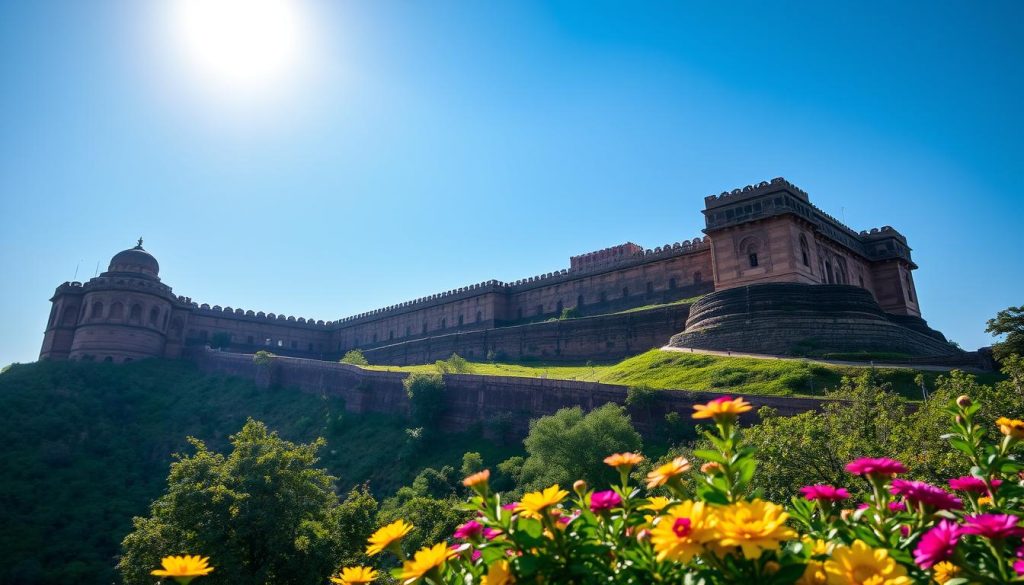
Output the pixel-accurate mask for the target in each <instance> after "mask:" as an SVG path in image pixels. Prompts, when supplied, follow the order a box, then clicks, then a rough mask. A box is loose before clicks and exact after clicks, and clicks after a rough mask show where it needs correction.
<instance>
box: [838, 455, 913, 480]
mask: <svg viewBox="0 0 1024 585" xmlns="http://www.w3.org/2000/svg"><path fill="white" fill-rule="evenodd" d="M846 471H848V472H850V473H852V474H854V475H868V476H871V475H887V476H888V475H895V474H897V473H906V472H907V467H906V466H905V465H903V464H902V463H900V462H899V461H896V460H894V459H886V458H885V457H878V458H873V457H861V458H860V459H854V460H853V461H851V462H849V463H847V464H846Z"/></svg>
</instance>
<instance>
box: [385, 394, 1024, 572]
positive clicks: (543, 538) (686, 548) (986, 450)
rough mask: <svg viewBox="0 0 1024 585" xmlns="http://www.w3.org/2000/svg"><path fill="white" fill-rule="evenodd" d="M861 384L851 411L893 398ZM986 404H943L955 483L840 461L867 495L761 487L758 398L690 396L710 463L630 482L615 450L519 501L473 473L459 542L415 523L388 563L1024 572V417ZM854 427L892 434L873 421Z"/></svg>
mask: <svg viewBox="0 0 1024 585" xmlns="http://www.w3.org/2000/svg"><path fill="white" fill-rule="evenodd" d="M860 386H862V388H856V387H855V388H853V389H854V390H855V391H859V392H862V393H863V394H865V396H864V397H863V399H861V402H862V404H858V405H856V406H854V407H853V408H854V409H855V410H857V409H860V410H863V409H865V408H867V407H868V405H869V404H871V401H873V400H874V401H878V400H881V401H883V402H884V401H885V400H886V399H887V398H886V397H878V396H875V395H874V393H872V392H870V391H868V386H870V381H865V382H864V383H862V384H860ZM982 408H983V405H981V404H979V403H976V402H973V401H972V400H971V399H969V398H968V397H966V396H962V397H958V398H957V399H956V400H954V401H952V402H947V403H946V405H945V409H946V420H947V429H948V430H950V431H951V432H949V433H948V434H947V435H945V437H944V440H946V441H947V443H948V445H949V446H950V447H951V448H952V449H953V450H955V452H957V454H958V457H960V458H962V459H963V460H964V462H965V463H964V464H965V466H968V467H969V468H970V470H971V471H970V475H967V476H963V477H958V478H948V479H949V485H950V487H951V488H953V489H954V490H956V491H957V495H954V494H953V493H950V492H949V491H947V490H945V489H943V488H941V487H938V486H935V485H930V484H926V483H924V482H918V481H909V480H905V479H903V478H902V477H899V476H900V475H902V474H904V473H905V472H906V471H907V470H906V467H905V466H904V465H903V463H901V462H899V461H896V460H893V459H886V458H875V459H872V458H863V457H858V458H857V459H854V460H853V461H850V462H849V463H846V465H845V466H844V473H845V474H846V476H847V477H850V478H853V480H854V481H856V482H858V483H860V484H861V485H862V486H863V489H861V490H859V491H860V492H861V493H862V494H863V496H862V497H859V498H855V497H853V496H851V494H850V493H849V492H848V491H847V490H845V489H842V488H837V487H835V486H832V485H823V484H817V485H808V486H805V487H804V488H802V489H801V492H802V494H803V497H802V498H793V499H792V500H791V502H790V503H789V504H788V505H780V504H776V503H773V502H771V501H766V500H763V499H761V498H760V497H759V496H757V495H756V494H755V490H754V489H753V484H752V479H753V477H754V475H755V472H756V468H757V465H758V462H759V461H758V457H757V456H758V451H757V450H756V449H755V448H754V447H753V446H752V445H750V444H749V443H748V442H747V440H746V439H745V436H746V435H745V433H743V432H742V430H741V429H740V427H739V424H738V420H737V415H739V414H741V413H743V412H745V411H748V410H750V406H749V405H748V404H746V403H745V402H744V401H743V400H742V399H736V400H733V399H729V398H725V397H723V398H720V399H716V400H713V401H711V402H709V403H708V404H706V405H700V406H699V407H697V408H695V411H696V412H695V413H694V418H696V419H699V420H708V422H710V423H711V425H709V426H708V427H705V428H704V430H703V431H702V434H703V436H704V441H705V442H706V443H707V445H708V448H706V449H700V450H698V451H696V452H695V454H696V455H697V456H700V457H701V458H703V459H705V460H706V461H708V463H707V464H705V465H704V466H702V468H701V470H700V472H699V473H697V472H696V470H694V469H692V466H691V465H690V463H689V461H687V460H686V459H685V458H683V457H676V458H675V459H673V460H672V461H669V462H668V463H666V464H664V465H661V466H659V467H656V468H652V469H651V471H650V472H649V473H648V474H647V475H646V479H647V495H644V492H643V491H642V490H641V489H640V488H639V487H638V486H635V485H633V484H631V477H632V475H631V471H632V470H633V468H634V467H635V466H637V465H638V464H639V463H642V460H643V458H642V457H641V456H640V455H637V454H634V453H619V454H615V455H612V456H609V457H607V458H606V459H605V463H606V464H607V465H608V467H609V468H610V470H611V471H614V472H616V473H615V475H617V476H618V477H617V478H616V480H613V481H612V482H610V486H608V488H606V489H601V490H599V491H594V490H591V489H590V488H588V486H587V484H585V483H583V482H579V481H578V482H576V483H575V484H573V488H572V489H573V492H575V495H572V494H570V492H569V491H568V490H566V489H562V487H561V485H560V484H555V485H552V486H550V487H548V488H546V489H544V490H542V491H536V492H532V493H527V494H524V495H523V496H522V498H521V499H520V500H519V501H518V502H514V503H511V504H509V503H507V502H508V500H507V499H506V498H505V497H504V494H501V493H499V492H496V491H495V490H494V489H493V486H492V485H491V484H490V483H489V482H488V478H487V475H486V474H477V475H475V476H473V477H472V478H467V480H466V482H467V484H468V485H470V486H471V487H472V489H473V490H474V495H473V496H472V497H471V498H470V501H469V503H468V505H467V506H466V507H465V509H466V511H467V512H470V513H475V514H476V515H475V516H474V517H473V519H472V520H471V521H468V522H466V523H465V524H463V525H461V526H460V527H459V528H458V529H457V531H456V532H455V533H454V534H453V537H454V539H455V540H456V543H455V544H453V545H449V544H447V542H446V541H447V540H448V537H447V535H442V536H440V537H438V538H435V539H425V540H422V542H423V543H424V546H423V548H420V550H418V551H417V552H416V553H415V556H414V557H412V556H410V555H409V553H408V552H407V551H410V550H413V549H415V548H417V547H415V546H410V545H411V544H412V542H411V540H412V538H415V537H416V531H415V530H413V531H412V533H411V534H410V535H409V536H408V537H404V539H405V540H406V542H405V543H404V544H405V545H406V546H405V549H406V550H405V551H403V550H401V548H400V547H395V546H391V547H389V548H388V549H387V550H388V551H390V553H385V554H394V555H396V556H395V557H390V558H388V560H385V561H384V563H387V564H390V563H392V562H393V561H392V560H391V559H392V558H397V560H398V561H400V562H401V563H402V566H401V567H400V568H395V569H393V570H392V571H391V574H392V576H393V577H394V578H396V579H398V580H399V581H402V582H403V583H408V584H412V583H425V584H428V585H440V584H445V585H472V584H476V583H487V584H493V583H502V584H504V583H513V582H519V583H542V582H543V583H548V582H550V583H577V584H589V583H595V584H596V583H602V584H603V583H612V582H614V583H624V584H641V583H665V584H678V585H682V584H687V585H690V584H706V585H717V584H725V583H765V584H773V585H784V584H797V583H800V584H808V583H826V582H827V583H830V584H849V585H853V584H860V583H872V584H876V585H911V584H912V583H918V584H925V583H931V582H934V581H938V582H940V583H947V584H948V585H963V584H966V583H986V584H988V583H992V584H994V583H1008V582H1024V563H1022V562H1021V561H1020V558H1019V557H1020V556H1021V555H1022V554H1024V552H1022V551H1024V544H1022V538H1024V526H1021V524H1020V523H1021V521H1022V518H1021V517H1020V516H1019V515H1018V514H1019V513H1020V511H1021V508H1022V504H1024V487H1022V486H1021V479H1020V477H1019V475H1018V474H1020V473H1024V463H1021V461H1020V460H1019V457H1020V454H1021V451H1022V449H1021V445H1022V444H1024V421H1021V420H1015V419H1008V418H999V419H997V421H996V423H994V424H992V423H984V422H981V421H980V420H979V419H978V415H979V413H980V412H981V410H982ZM858 412H859V410H858ZM859 432H861V433H862V434H863V435H864V436H872V437H874V438H875V440H884V439H885V437H883V436H879V435H878V430H877V429H875V430H871V429H867V430H863V431H859ZM752 434H753V433H752ZM797 464H799V463H797ZM684 478H688V481H690V482H692V483H693V484H694V485H695V486H696V495H695V496H694V495H691V492H690V491H689V490H687V489H685V488H684V481H687V479H684ZM602 485H603V484H602ZM652 490H658V492H663V493H667V496H660V497H653V496H654V493H657V492H655V491H652ZM858 500H859V505H858ZM853 508H855V510H854V509H853ZM413 524H415V522H414V523H413ZM434 525H436V524H434ZM402 539H403V536H400V535H399V536H396V537H394V538H392V539H391V542H392V544H395V543H401V540H402ZM432 542H437V543H438V544H436V545H434V546H433V547H430V546H429V544H430V543H432ZM382 568H383V565H382Z"/></svg>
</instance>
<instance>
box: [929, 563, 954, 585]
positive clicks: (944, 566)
mask: <svg viewBox="0 0 1024 585" xmlns="http://www.w3.org/2000/svg"><path fill="white" fill-rule="evenodd" d="M959 573H960V567H958V566H956V565H954V564H953V563H951V562H949V561H942V562H939V563H935V566H934V567H932V579H934V580H935V582H936V583H938V584H939V585H942V584H943V583H945V582H946V581H949V580H950V579H952V578H953V577H956V576H957V575H958V574H959Z"/></svg>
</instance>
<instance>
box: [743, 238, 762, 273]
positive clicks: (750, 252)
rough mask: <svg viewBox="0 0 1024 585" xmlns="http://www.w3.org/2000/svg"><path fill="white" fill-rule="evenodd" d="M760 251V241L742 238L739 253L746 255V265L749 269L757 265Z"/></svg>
mask: <svg viewBox="0 0 1024 585" xmlns="http://www.w3.org/2000/svg"><path fill="white" fill-rule="evenodd" d="M760 251H761V241H760V240H758V239H757V238H755V237H748V238H744V239H743V241H742V242H740V253H742V254H746V256H747V264H749V265H750V267H751V268H756V267H757V265H758V258H757V254H758V252H760Z"/></svg>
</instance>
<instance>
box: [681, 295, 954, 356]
mask: <svg viewBox="0 0 1024 585" xmlns="http://www.w3.org/2000/svg"><path fill="white" fill-rule="evenodd" d="M669 345H671V346H674V347H693V348H699V349H712V350H723V351H724V350H729V351H736V352H747V353H763V354H774V355H813V354H816V353H817V354H820V353H824V352H829V353H833V352H886V353H900V354H906V355H908V356H913V357H955V356H957V355H960V354H962V353H963V352H961V351H960V350H958V349H956V348H955V347H953V346H952V345H950V344H949V343H948V342H947V341H946V338H945V337H944V336H943V335H942V334H941V333H939V332H938V331H935V330H933V329H931V328H929V327H928V324H927V323H926V322H925V321H924V320H923V319H921V318H919V317H909V316H901V315H891V314H888V313H886V312H885V311H883V310H882V308H881V307H880V306H879V305H878V303H877V302H876V301H875V299H874V297H872V295H871V293H869V292H868V291H867V290H864V289H862V288H859V287H856V286H849V285H839V284H816V285H810V284H797V283H766V284H755V285H748V286H742V287H736V288H730V289H726V290H722V291H717V292H714V293H710V294H708V295H705V296H703V297H701V298H700V299H698V300H697V301H696V302H695V303H694V304H693V305H692V306H691V307H690V315H689V318H688V319H687V321H686V329H685V330H684V331H683V332H682V333H679V334H677V335H674V336H672V340H671V342H670V343H669Z"/></svg>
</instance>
